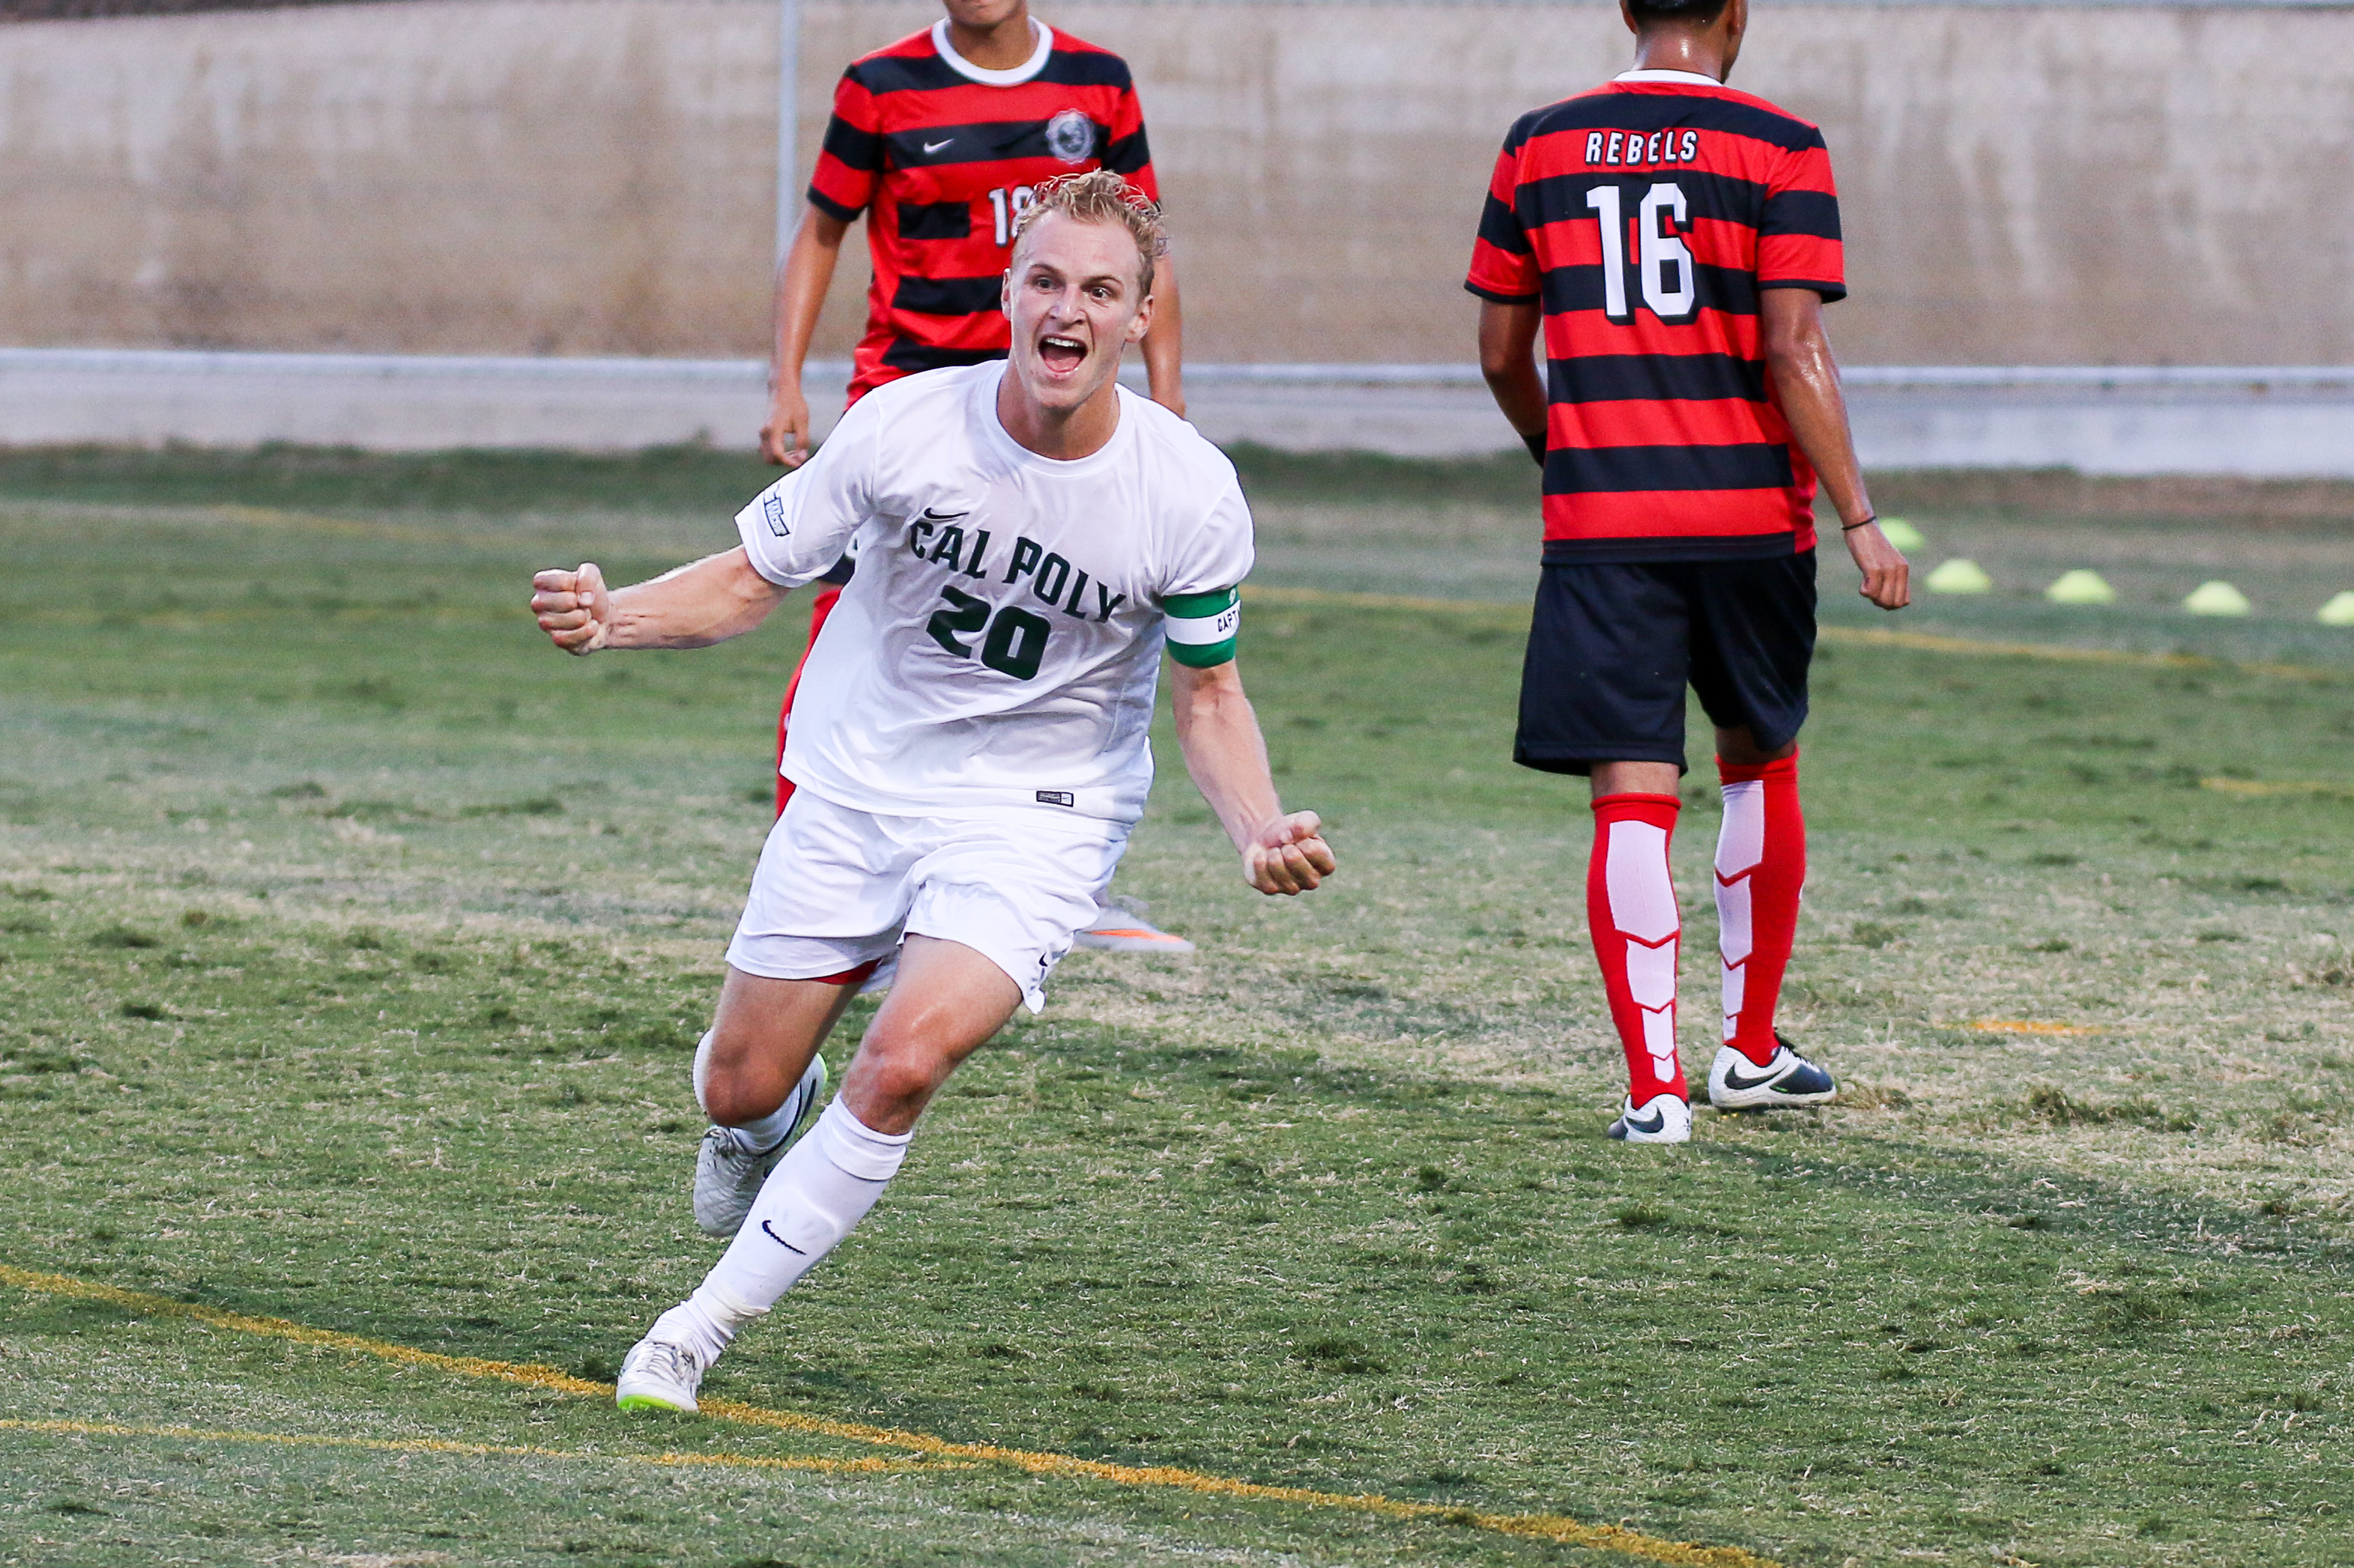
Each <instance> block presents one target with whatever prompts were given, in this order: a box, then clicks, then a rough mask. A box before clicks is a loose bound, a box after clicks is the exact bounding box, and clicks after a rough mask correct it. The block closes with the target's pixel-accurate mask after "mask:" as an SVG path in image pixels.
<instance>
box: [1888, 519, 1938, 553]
mask: <svg viewBox="0 0 2354 1568" xmlns="http://www.w3.org/2000/svg"><path fill="white" fill-rule="evenodd" d="M1880 531H1881V532H1882V534H1884V535H1887V536H1888V542H1889V543H1890V544H1892V545H1893V546H1896V547H1897V548H1898V549H1900V550H1917V549H1919V548H1920V547H1921V546H1924V545H1925V544H1927V543H1928V542H1929V541H1928V540H1926V539H1924V538H1923V537H1921V530H1920V529H1918V528H1915V527H1914V526H1913V524H1910V523H1907V522H1906V521H1904V519H1903V518H1902V517H1883V518H1882V519H1881V520H1880Z"/></svg>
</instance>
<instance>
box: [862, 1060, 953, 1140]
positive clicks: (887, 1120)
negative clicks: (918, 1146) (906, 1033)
mask: <svg viewBox="0 0 2354 1568" xmlns="http://www.w3.org/2000/svg"><path fill="white" fill-rule="evenodd" d="M948 1075H949V1064H948V1063H947V1062H946V1061H945V1060H944V1059H943V1058H942V1057H941V1056H940V1055H939V1054H938V1053H937V1052H933V1051H928V1050H926V1049H925V1048H924V1047H923V1046H922V1045H921V1044H918V1043H917V1042H914V1041H880V1042H878V1041H874V1040H869V1041H867V1042H866V1043H865V1044H863V1045H862V1046H861V1047H860V1048H859V1052H858V1060H857V1061H856V1062H854V1063H853V1064H852V1065H851V1071H850V1075H849V1077H848V1078H846V1079H845V1080H844V1081H843V1094H844V1095H846V1096H848V1097H850V1099H851V1107H850V1108H851V1109H852V1110H853V1111H854V1112H856V1113H857V1115H858V1118H859V1119H860V1120H861V1121H864V1122H865V1123H866V1124H867V1125H868V1126H869V1127H874V1128H885V1129H886V1130H896V1129H898V1128H901V1127H902V1126H913V1125H914V1124H915V1118H917V1116H919V1115H921V1114H922V1112H923V1108H924V1107H925V1106H926V1105H927V1104H928V1103H929V1102H930V1100H931V1097H932V1096H933V1094H934V1093H935V1092H937V1091H938V1088H939V1086H940V1085H941V1084H942V1082H944V1081H945V1080H946V1079H947V1077H948Z"/></svg>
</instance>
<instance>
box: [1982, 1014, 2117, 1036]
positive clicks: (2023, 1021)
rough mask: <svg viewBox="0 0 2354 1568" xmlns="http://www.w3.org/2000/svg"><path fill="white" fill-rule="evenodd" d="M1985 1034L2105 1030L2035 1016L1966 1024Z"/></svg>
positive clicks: (1991, 1019) (2096, 1031)
mask: <svg viewBox="0 0 2354 1568" xmlns="http://www.w3.org/2000/svg"><path fill="white" fill-rule="evenodd" d="M1964 1027H1965V1028H1968V1029H1975V1030H1978V1032H1979V1033H1983V1034H2099V1033H2103V1031H2101V1030H2099V1029H2096V1028H2093V1027H2091V1026H2089V1025H2086V1024H2082V1023H2045V1022H2041V1020H2039V1019H2033V1018H1978V1019H1973V1020H1972V1021H1971V1022H1968V1023H1967V1024H1966V1025H1964Z"/></svg>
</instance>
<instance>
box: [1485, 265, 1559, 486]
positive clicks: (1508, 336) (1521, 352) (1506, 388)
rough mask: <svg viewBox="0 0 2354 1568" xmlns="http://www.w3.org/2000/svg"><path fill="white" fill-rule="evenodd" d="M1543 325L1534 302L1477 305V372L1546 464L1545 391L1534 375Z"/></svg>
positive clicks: (1533, 453)
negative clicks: (1538, 337) (1538, 333)
mask: <svg viewBox="0 0 2354 1568" xmlns="http://www.w3.org/2000/svg"><path fill="white" fill-rule="evenodd" d="M1543 321H1544V306H1543V304H1542V303H1541V302H1538V301H1535V300H1515V301H1513V302H1511V304H1500V303H1499V302H1496V301H1494V300H1482V301H1480V302H1479V374H1481V375H1482V376H1486V377H1487V378H1488V390H1489V392H1490V393H1491V394H1492V395H1493V396H1494V397H1495V399H1496V407H1497V408H1501V409H1502V410H1503V411H1504V418H1507V419H1509V420H1511V425H1512V429H1514V430H1515V431H1517V432H1518V433H1519V435H1520V438H1521V440H1523V441H1526V442H1527V443H1528V444H1529V453H1530V455H1531V456H1532V457H1534V458H1535V459H1536V460H1537V461H1539V462H1543V461H1544V439H1545V389H1544V383H1543V381H1542V380H1540V379H1538V377H1537V361H1536V348H1537V328H1538V327H1539V326H1540V325H1542V324H1543Z"/></svg>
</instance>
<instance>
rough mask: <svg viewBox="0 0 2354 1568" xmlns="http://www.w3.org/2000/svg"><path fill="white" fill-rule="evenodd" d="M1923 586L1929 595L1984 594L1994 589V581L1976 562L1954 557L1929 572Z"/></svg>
mask: <svg viewBox="0 0 2354 1568" xmlns="http://www.w3.org/2000/svg"><path fill="white" fill-rule="evenodd" d="M1924 586H1925V587H1926V588H1928V590H1929V591H1930V592H1931V593H1985V592H1987V591H1988V589H1990V588H1993V587H1994V579H1993V578H1992V577H1988V576H1987V575H1986V573H1984V572H1983V571H1980V570H1979V569H1978V563H1977V562H1976V561H1966V560H1963V559H1962V558H1960V557H1959V556H1956V557H1955V558H1954V559H1953V560H1950V561H1947V562H1946V564H1945V565H1943V566H1941V567H1938V568H1937V569H1936V570H1935V571H1934V572H1931V573H1930V574H1929V576H1928V579H1927V581H1926V582H1925V584H1924Z"/></svg>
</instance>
